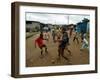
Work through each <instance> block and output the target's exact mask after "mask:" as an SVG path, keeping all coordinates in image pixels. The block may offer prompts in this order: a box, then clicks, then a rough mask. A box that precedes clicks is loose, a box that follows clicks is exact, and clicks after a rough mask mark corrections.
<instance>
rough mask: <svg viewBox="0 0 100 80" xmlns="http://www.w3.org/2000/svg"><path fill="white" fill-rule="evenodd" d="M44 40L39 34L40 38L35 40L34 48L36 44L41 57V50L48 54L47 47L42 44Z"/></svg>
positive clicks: (41, 34)
mask: <svg viewBox="0 0 100 80" xmlns="http://www.w3.org/2000/svg"><path fill="white" fill-rule="evenodd" d="M44 40H45V39H43V33H40V36H39V37H38V38H37V39H36V40H35V47H36V44H37V45H38V47H39V48H40V49H41V55H42V54H43V48H45V53H48V50H47V46H46V44H45V43H44Z"/></svg>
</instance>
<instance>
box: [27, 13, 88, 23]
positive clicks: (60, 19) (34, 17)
mask: <svg viewBox="0 0 100 80" xmlns="http://www.w3.org/2000/svg"><path fill="white" fill-rule="evenodd" d="M84 18H87V19H89V18H90V17H89V16H88V15H68V14H46V13H26V20H27V21H39V22H41V23H45V24H76V23H78V22H80V21H82V20H83V19H84Z"/></svg>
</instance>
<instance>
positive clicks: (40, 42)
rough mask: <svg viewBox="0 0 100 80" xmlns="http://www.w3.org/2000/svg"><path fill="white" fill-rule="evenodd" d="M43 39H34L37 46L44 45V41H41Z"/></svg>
mask: <svg viewBox="0 0 100 80" xmlns="http://www.w3.org/2000/svg"><path fill="white" fill-rule="evenodd" d="M43 40H44V39H43V38H40V37H39V38H37V39H36V40H35V43H37V44H38V46H39V47H41V46H42V45H44V41H43Z"/></svg>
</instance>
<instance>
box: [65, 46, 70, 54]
mask: <svg viewBox="0 0 100 80" xmlns="http://www.w3.org/2000/svg"><path fill="white" fill-rule="evenodd" d="M66 50H67V51H68V53H69V54H70V55H71V51H70V50H69V49H68V46H67V47H66Z"/></svg>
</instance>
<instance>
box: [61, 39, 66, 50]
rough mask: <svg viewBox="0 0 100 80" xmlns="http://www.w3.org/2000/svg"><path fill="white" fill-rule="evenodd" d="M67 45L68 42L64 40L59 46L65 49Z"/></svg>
mask: <svg viewBox="0 0 100 80" xmlns="http://www.w3.org/2000/svg"><path fill="white" fill-rule="evenodd" d="M66 45H67V42H64V41H62V42H61V44H60V45H59V48H63V49H65V47H66Z"/></svg>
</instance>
